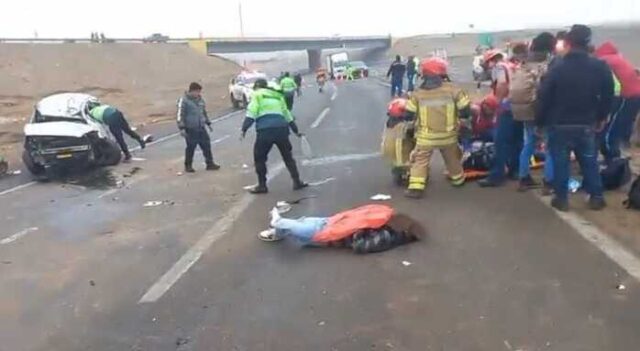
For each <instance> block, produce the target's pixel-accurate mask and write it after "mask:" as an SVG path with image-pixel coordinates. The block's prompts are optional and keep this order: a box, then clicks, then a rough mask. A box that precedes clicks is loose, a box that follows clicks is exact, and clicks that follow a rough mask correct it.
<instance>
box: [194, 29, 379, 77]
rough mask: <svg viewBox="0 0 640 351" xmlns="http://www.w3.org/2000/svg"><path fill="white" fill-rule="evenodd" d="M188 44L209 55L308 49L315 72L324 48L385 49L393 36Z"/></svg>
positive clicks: (239, 39)
mask: <svg viewBox="0 0 640 351" xmlns="http://www.w3.org/2000/svg"><path fill="white" fill-rule="evenodd" d="M189 45H191V46H192V47H194V48H195V49H198V50H199V51H203V52H205V53H207V54H208V55H215V54H237V53H250V52H272V51H298V50H300V51H304V50H306V51H307V54H308V57H309V68H310V69H312V70H315V69H316V68H318V67H320V66H321V65H322V62H321V58H322V50H324V49H372V50H374V49H386V48H389V47H391V37H390V36H372V37H328V38H327V37H319V38H310V37H305V38H217V39H216V38H211V39H198V40H190V41H189Z"/></svg>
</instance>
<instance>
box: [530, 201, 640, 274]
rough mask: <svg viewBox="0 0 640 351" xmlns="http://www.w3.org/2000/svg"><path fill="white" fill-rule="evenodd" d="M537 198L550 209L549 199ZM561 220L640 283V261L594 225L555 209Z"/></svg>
mask: <svg viewBox="0 0 640 351" xmlns="http://www.w3.org/2000/svg"><path fill="white" fill-rule="evenodd" d="M536 197H537V198H538V199H539V200H540V201H541V202H542V203H544V204H545V205H547V206H548V207H550V208H552V207H551V203H550V201H549V200H548V199H544V198H542V196H541V195H538V194H536ZM552 209H553V208H552ZM554 212H555V213H556V215H558V217H560V219H562V220H563V221H564V222H565V223H567V224H568V225H569V226H571V227H572V228H573V229H574V230H575V231H576V232H578V234H580V236H582V237H583V238H584V239H586V240H587V241H588V242H590V243H591V244H593V245H594V246H595V247H597V248H598V249H599V250H600V251H602V252H603V253H604V254H605V255H606V256H607V257H609V259H611V260H612V261H613V262H615V263H617V264H618V265H619V266H620V267H622V268H623V269H624V270H625V271H627V273H629V275H630V276H632V277H634V278H636V279H637V280H638V281H640V259H638V257H636V256H635V255H634V254H633V253H631V252H630V251H629V250H627V249H626V248H624V247H623V246H622V245H620V243H618V242H617V241H616V240H614V239H612V238H611V237H610V236H609V235H607V234H606V233H604V232H603V231H601V230H600V229H598V227H596V226H595V225H594V224H593V223H591V222H589V221H587V220H586V219H584V218H582V217H581V216H579V215H577V214H575V213H572V212H560V211H556V210H555V209H554Z"/></svg>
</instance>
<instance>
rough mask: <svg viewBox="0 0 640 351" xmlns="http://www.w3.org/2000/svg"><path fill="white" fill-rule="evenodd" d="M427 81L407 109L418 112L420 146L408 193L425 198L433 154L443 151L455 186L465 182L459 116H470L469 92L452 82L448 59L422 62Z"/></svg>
mask: <svg viewBox="0 0 640 351" xmlns="http://www.w3.org/2000/svg"><path fill="white" fill-rule="evenodd" d="M420 72H421V73H422V78H423V82H422V85H421V86H420V87H419V88H418V90H417V91H416V92H415V93H414V94H413V95H412V96H411V99H409V102H408V103H407V111H409V112H412V113H415V114H416V117H415V137H416V147H415V149H414V150H413V152H412V153H411V158H410V159H411V174H410V177H409V189H408V190H407V192H406V196H407V197H410V198H421V197H422V196H423V194H424V190H425V187H426V185H427V180H428V179H429V166H430V163H431V156H432V155H433V152H434V151H435V150H438V151H440V154H441V155H442V158H443V159H444V162H445V165H446V167H447V171H448V176H449V181H450V182H451V184H452V185H453V186H462V185H463V184H464V182H465V177H464V170H463V169H462V160H461V157H462V153H461V150H460V147H459V146H458V125H459V119H460V118H463V119H466V118H469V116H470V111H471V110H470V100H469V96H468V95H467V93H466V92H465V91H463V90H461V89H459V88H457V87H456V86H455V85H453V84H452V83H451V81H450V80H449V77H448V75H447V62H446V61H444V60H442V59H440V58H436V57H434V58H429V59H425V60H423V61H422V62H421V63H420Z"/></svg>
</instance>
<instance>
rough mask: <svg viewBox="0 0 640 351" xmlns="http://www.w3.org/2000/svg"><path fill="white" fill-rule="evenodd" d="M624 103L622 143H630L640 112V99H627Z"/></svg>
mask: <svg viewBox="0 0 640 351" xmlns="http://www.w3.org/2000/svg"><path fill="white" fill-rule="evenodd" d="M624 102H625V104H624V109H623V110H622V112H621V116H620V117H621V118H622V133H621V134H622V135H621V141H622V142H625V143H628V142H629V141H630V140H631V135H632V134H633V127H634V126H635V123H636V117H637V116H638V112H640V97H633V98H625V99H624Z"/></svg>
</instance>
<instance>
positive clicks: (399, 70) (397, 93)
mask: <svg viewBox="0 0 640 351" xmlns="http://www.w3.org/2000/svg"><path fill="white" fill-rule="evenodd" d="M406 70H407V67H406V66H405V65H404V63H402V58H401V57H400V55H396V60H395V61H393V63H392V64H391V66H390V67H389V70H388V71H387V78H389V77H391V98H394V97H401V96H402V85H403V80H404V73H405V72H406Z"/></svg>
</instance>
